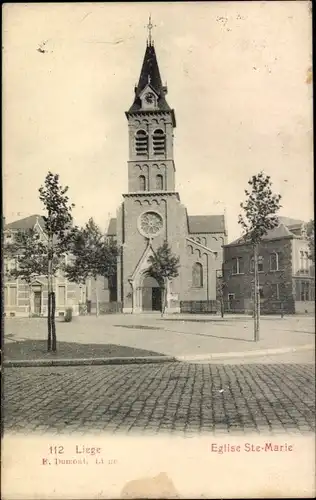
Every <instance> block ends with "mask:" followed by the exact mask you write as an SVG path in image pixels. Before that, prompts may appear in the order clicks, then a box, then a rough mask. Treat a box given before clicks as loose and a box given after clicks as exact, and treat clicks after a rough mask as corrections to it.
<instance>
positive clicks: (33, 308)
mask: <svg viewBox="0 0 316 500" xmlns="http://www.w3.org/2000/svg"><path fill="white" fill-rule="evenodd" d="M28 229H34V230H36V231H38V233H39V235H40V238H41V239H43V240H45V239H46V236H45V232H44V221H43V218H42V217H41V216H40V215H31V216H30V217H25V218H24V219H20V220H18V221H15V222H11V223H10V224H7V225H6V226H5V227H4V234H3V236H4V244H6V243H10V242H13V241H14V237H15V234H16V232H17V231H27V230H28ZM16 265H17V262H16V259H14V258H12V259H8V258H6V259H4V285H3V287H4V314H5V316H7V317H15V316H29V315H31V316H38V317H40V316H47V302H48V286H47V277H46V276H37V277H36V278H35V279H34V280H33V281H32V283H31V284H30V285H29V284H27V283H25V282H24V281H23V280H21V279H16V280H15V279H12V278H10V277H9V271H10V270H11V269H12V268H13V267H15V266H16ZM54 287H55V294H56V295H55V296H56V316H64V315H65V312H66V309H67V308H68V307H71V308H72V310H73V314H74V315H78V314H79V303H85V302H86V286H84V285H82V286H81V285H76V284H74V283H70V282H69V281H67V280H66V278H65V276H63V274H62V273H61V272H59V273H58V275H57V276H56V277H55V278H54Z"/></svg>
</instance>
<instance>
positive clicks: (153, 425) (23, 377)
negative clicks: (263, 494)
mask: <svg viewBox="0 0 316 500" xmlns="http://www.w3.org/2000/svg"><path fill="white" fill-rule="evenodd" d="M4 379H5V381H4V385H5V402H4V429H5V431H9V432H10V433H16V432H36V433H40V434H45V433H47V432H49V433H51V432H53V433H54V432H55V433H58V434H59V433H66V434H69V433H72V432H76V433H77V432H81V433H86V432H91V431H94V432H104V431H110V432H126V431H129V432H134V431H136V432H141V433H157V432H159V433H161V432H177V433H178V432H179V433H190V432H201V431H202V432H213V433H214V432H216V433H227V432H232V433H243V432H247V433H248V432H252V431H254V432H267V431H272V432H276V433H280V432H291V431H298V432H301V433H305V432H308V431H312V430H314V428H315V427H314V408H315V405H314V398H315V396H314V379H315V375H314V367H313V366H312V365H310V364H248V365H247V364H244V365H224V364H221V365H220V364H218V365H215V364H212V365H210V364H186V363H171V364H169V363H166V364H159V365H158V364H156V365H154V364H146V365H136V366H135V365H115V366H95V367H93V366H86V367H83V366H81V367H55V368H49V367H47V368H45V367H36V368H34V367H32V368H10V369H6V371H5V377H4Z"/></svg>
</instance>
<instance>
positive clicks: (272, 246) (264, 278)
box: [223, 217, 315, 314]
mask: <svg viewBox="0 0 316 500" xmlns="http://www.w3.org/2000/svg"><path fill="white" fill-rule="evenodd" d="M258 271H259V294H260V308H261V312H262V313H263V314H264V313H267V314H269V313H277V314H279V313H281V312H282V311H283V312H284V313H287V314H293V313H305V312H313V311H314V289H315V267H314V264H313V262H312V261H311V260H310V259H309V250H308V241H307V239H306V229H305V223H304V222H303V221H300V220H295V219H291V218H288V217H279V225H278V227H276V228H275V229H273V230H271V231H269V232H268V234H267V235H266V236H265V237H264V238H263V241H262V243H261V245H260V248H259V258H258ZM223 276H224V284H225V286H224V299H225V307H226V310H227V311H230V312H242V313H243V312H245V313H251V312H252V311H253V293H254V261H253V253H252V248H251V246H250V245H249V244H246V243H245V241H244V239H243V238H239V239H237V240H236V241H233V242H232V243H229V244H227V245H225V246H224V265H223Z"/></svg>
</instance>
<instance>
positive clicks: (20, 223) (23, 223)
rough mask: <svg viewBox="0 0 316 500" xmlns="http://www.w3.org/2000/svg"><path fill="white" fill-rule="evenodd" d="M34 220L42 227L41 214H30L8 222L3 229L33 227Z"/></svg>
mask: <svg viewBox="0 0 316 500" xmlns="http://www.w3.org/2000/svg"><path fill="white" fill-rule="evenodd" d="M36 222H38V224H39V225H40V226H41V228H42V229H43V228H44V219H43V217H42V216H41V215H36V214H35V215H30V216H29V217H24V219H19V220H16V221H14V222H9V224H6V225H5V229H10V230H13V231H15V230H16V231H18V230H27V229H33V228H34V226H35V224H36Z"/></svg>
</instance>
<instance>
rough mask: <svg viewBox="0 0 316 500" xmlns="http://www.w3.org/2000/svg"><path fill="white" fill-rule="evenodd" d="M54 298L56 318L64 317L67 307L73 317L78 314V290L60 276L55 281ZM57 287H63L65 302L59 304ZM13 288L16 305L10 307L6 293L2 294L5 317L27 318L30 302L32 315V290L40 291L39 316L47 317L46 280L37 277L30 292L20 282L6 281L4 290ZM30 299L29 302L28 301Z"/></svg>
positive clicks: (25, 285) (76, 286)
mask: <svg viewBox="0 0 316 500" xmlns="http://www.w3.org/2000/svg"><path fill="white" fill-rule="evenodd" d="M54 281H55V286H54V289H55V294H56V295H55V297H56V316H59V315H64V314H65V312H66V309H67V308H68V307H72V309H73V315H74V316H76V315H78V314H79V301H80V288H79V286H78V285H76V284H75V283H70V282H67V281H66V280H65V279H64V278H63V277H62V276H59V277H57V278H56V279H55V280H54ZM58 286H64V287H65V302H64V303H63V304H61V303H60V302H61V300H60V297H59V295H58V290H59V289H58ZM9 287H15V288H16V292H17V295H16V297H17V300H16V305H11V304H9V303H8V301H7V292H6V291H5V292H4V296H5V304H4V312H5V315H6V316H8V317H10V316H17V317H27V316H29V303H30V302H31V312H32V314H34V294H33V292H34V290H36V291H40V292H41V293H42V296H41V312H40V315H41V316H47V304H48V286H47V278H46V277H42V276H39V277H38V278H37V279H36V280H34V283H33V285H32V289H31V291H30V288H29V286H28V285H27V284H26V283H25V282H23V281H22V280H20V279H19V280H16V281H12V280H6V282H5V284H4V288H9ZM30 299H31V301H30Z"/></svg>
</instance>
